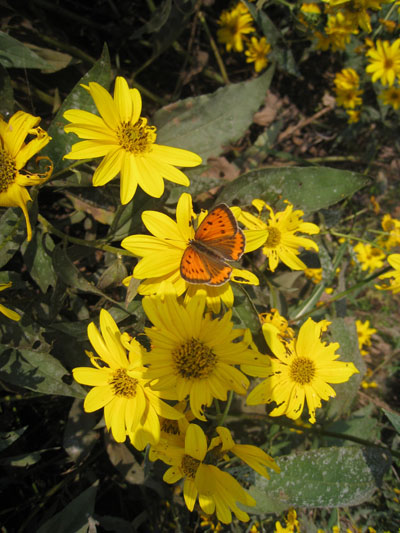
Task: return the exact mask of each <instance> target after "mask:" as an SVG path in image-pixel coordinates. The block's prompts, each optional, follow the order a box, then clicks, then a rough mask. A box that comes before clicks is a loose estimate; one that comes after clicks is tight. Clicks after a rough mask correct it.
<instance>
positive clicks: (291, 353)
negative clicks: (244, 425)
mask: <svg viewBox="0 0 400 533" xmlns="http://www.w3.org/2000/svg"><path fill="white" fill-rule="evenodd" d="M328 325H329V322H328V321H326V320H322V321H321V322H318V323H316V322H314V321H313V320H312V319H311V318H309V319H308V320H307V321H306V322H305V323H304V324H303V325H302V326H301V328H300V331H299V334H298V337H297V339H290V340H287V341H282V340H281V338H280V336H279V335H278V330H277V329H276V328H275V327H274V326H273V325H272V324H264V325H263V326H262V330H263V334H264V337H265V340H266V342H267V344H268V346H269V347H270V348H271V350H272V352H273V354H274V355H275V356H276V358H269V357H267V356H265V361H266V362H265V367H264V368H263V369H260V367H257V366H254V367H248V366H246V365H244V366H242V367H241V368H242V370H243V371H244V372H246V373H247V374H250V375H252V376H260V377H265V378H266V379H265V380H264V381H262V382H261V383H259V384H258V385H256V387H255V388H254V389H253V390H252V391H251V392H250V394H249V395H248V397H247V403H248V405H258V404H263V403H271V402H275V403H276V404H277V407H276V408H275V409H273V410H272V412H271V413H270V416H281V415H285V416H287V417H288V418H291V419H293V420H296V419H297V418H299V417H300V415H301V413H302V412H303V408H304V402H305V401H306V402H307V407H308V413H309V422H311V424H313V423H314V422H315V411H316V409H317V408H319V407H321V400H328V399H329V398H330V397H331V398H333V397H334V396H336V393H335V391H334V390H333V388H332V387H331V386H330V385H329V383H344V382H345V381H348V379H349V378H350V376H352V375H353V374H355V373H358V370H357V368H356V367H355V366H354V364H353V363H346V362H341V361H336V359H338V357H339V355H338V354H336V353H335V352H336V350H337V349H338V348H339V344H338V343H337V342H333V343H330V344H326V343H325V342H322V340H321V334H322V332H323V331H326V329H327V327H328Z"/></svg>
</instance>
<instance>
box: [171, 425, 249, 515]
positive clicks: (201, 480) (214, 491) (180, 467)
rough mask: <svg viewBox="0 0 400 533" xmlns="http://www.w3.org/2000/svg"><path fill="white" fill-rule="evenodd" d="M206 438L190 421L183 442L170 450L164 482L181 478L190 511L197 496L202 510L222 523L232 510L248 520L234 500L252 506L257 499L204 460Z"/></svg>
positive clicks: (228, 475)
mask: <svg viewBox="0 0 400 533" xmlns="http://www.w3.org/2000/svg"><path fill="white" fill-rule="evenodd" d="M207 452H208V446H207V438H206V435H205V434H204V431H203V430H202V429H201V427H200V426H197V425H196V424H190V425H189V427H188V429H187V431H186V435H185V445H184V447H181V448H175V449H172V448H171V450H170V453H171V461H170V463H169V464H171V465H172V466H171V467H170V468H169V469H168V470H167V471H166V472H165V474H164V477H163V479H164V481H166V482H167V483H176V482H177V481H179V480H180V479H182V478H183V479H184V485H183V497H184V500H185V504H186V506H187V508H188V509H189V511H193V508H194V505H195V503H196V501H197V499H198V501H199V505H200V507H201V509H202V511H203V512H204V513H206V514H208V515H211V514H213V513H214V512H215V513H216V515H217V519H218V520H219V521H220V522H222V523H223V524H229V523H231V522H232V512H233V513H234V514H235V515H236V517H237V518H238V519H239V520H241V521H243V522H247V521H248V520H249V515H248V514H247V513H246V512H244V511H242V510H241V509H239V507H238V506H237V503H241V504H243V505H246V506H254V505H255V504H256V501H255V500H254V498H252V497H251V496H250V495H249V494H248V493H247V492H246V491H245V489H244V488H243V487H241V486H240V484H239V483H238V482H237V481H236V479H235V478H234V477H232V476H231V475H230V474H228V473H227V472H223V471H222V470H220V469H219V468H218V467H217V466H215V465H213V464H208V463H207Z"/></svg>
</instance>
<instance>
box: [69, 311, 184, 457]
mask: <svg viewBox="0 0 400 533" xmlns="http://www.w3.org/2000/svg"><path fill="white" fill-rule="evenodd" d="M100 331H101V332H100ZM100 331H99V330H98V329H97V327H96V326H95V324H94V322H91V323H90V324H89V326H88V337H89V340H90V342H91V344H92V346H93V348H94V349H95V350H96V352H97V354H98V356H95V355H94V354H93V353H92V352H86V353H87V355H88V356H89V357H90V361H91V363H92V364H93V366H94V367H95V368H90V367H78V368H74V369H73V376H74V378H75V380H76V381H77V382H78V383H82V384H84V385H89V386H91V387H93V388H92V389H91V390H90V391H89V393H88V394H87V396H86V398H85V402H84V409H85V411H86V412H87V413H91V412H93V411H97V410H98V409H102V408H103V407H104V419H105V423H106V426H107V428H108V430H111V432H112V434H113V437H114V439H115V440H116V441H117V442H124V441H125V439H126V436H127V435H128V436H129V437H130V439H131V441H132V444H133V445H134V446H135V447H136V448H137V449H138V450H143V449H144V448H145V446H146V445H147V444H148V443H150V444H156V443H157V442H158V441H159V440H160V421H159V416H162V417H164V418H170V419H173V420H176V419H178V418H180V417H182V413H180V412H178V411H176V410H175V409H174V408H172V407H170V406H169V405H168V404H166V403H165V402H163V401H162V400H161V399H160V397H159V395H158V394H157V393H156V392H154V391H152V390H151V389H150V387H149V379H147V378H146V369H145V368H144V367H143V362H142V358H143V355H144V350H143V348H142V347H141V345H140V344H139V343H138V342H137V341H136V340H135V339H131V338H130V337H129V336H128V335H127V334H122V335H121V333H120V331H119V329H118V326H117V324H116V323H115V321H114V319H113V318H112V316H111V315H110V313H109V312H108V311H106V310H105V309H102V310H101V312H100ZM127 352H128V353H127Z"/></svg>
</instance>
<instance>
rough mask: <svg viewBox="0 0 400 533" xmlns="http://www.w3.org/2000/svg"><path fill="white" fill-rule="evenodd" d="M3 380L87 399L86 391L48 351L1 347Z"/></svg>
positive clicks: (39, 390)
mask: <svg viewBox="0 0 400 533" xmlns="http://www.w3.org/2000/svg"><path fill="white" fill-rule="evenodd" d="M0 378H1V379H4V381H6V382H9V383H12V384H13V385H18V386H19V387H23V388H25V389H29V390H33V391H35V392H40V393H43V394H56V395H59V396H72V397H74V398H84V397H85V395H86V393H85V391H84V389H83V388H82V387H81V386H80V385H79V384H78V383H76V382H75V381H74V380H73V378H72V376H71V375H70V373H69V372H68V371H67V370H66V369H65V368H64V367H63V366H62V365H61V363H60V362H59V361H58V360H57V359H55V358H54V357H53V356H52V355H50V354H49V353H47V352H40V351H35V350H28V349H16V348H13V347H10V346H7V345H4V344H0Z"/></svg>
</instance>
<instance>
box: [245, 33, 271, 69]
mask: <svg viewBox="0 0 400 533" xmlns="http://www.w3.org/2000/svg"><path fill="white" fill-rule="evenodd" d="M270 51H271V45H270V44H269V43H267V39H266V38H265V37H261V39H257V37H252V38H251V42H250V44H249V45H248V47H247V50H246V51H245V55H246V56H247V59H246V63H254V70H255V71H256V72H261V71H262V70H263V69H264V68H265V67H266V66H267V65H268V59H267V56H268V54H269V52H270Z"/></svg>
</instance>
